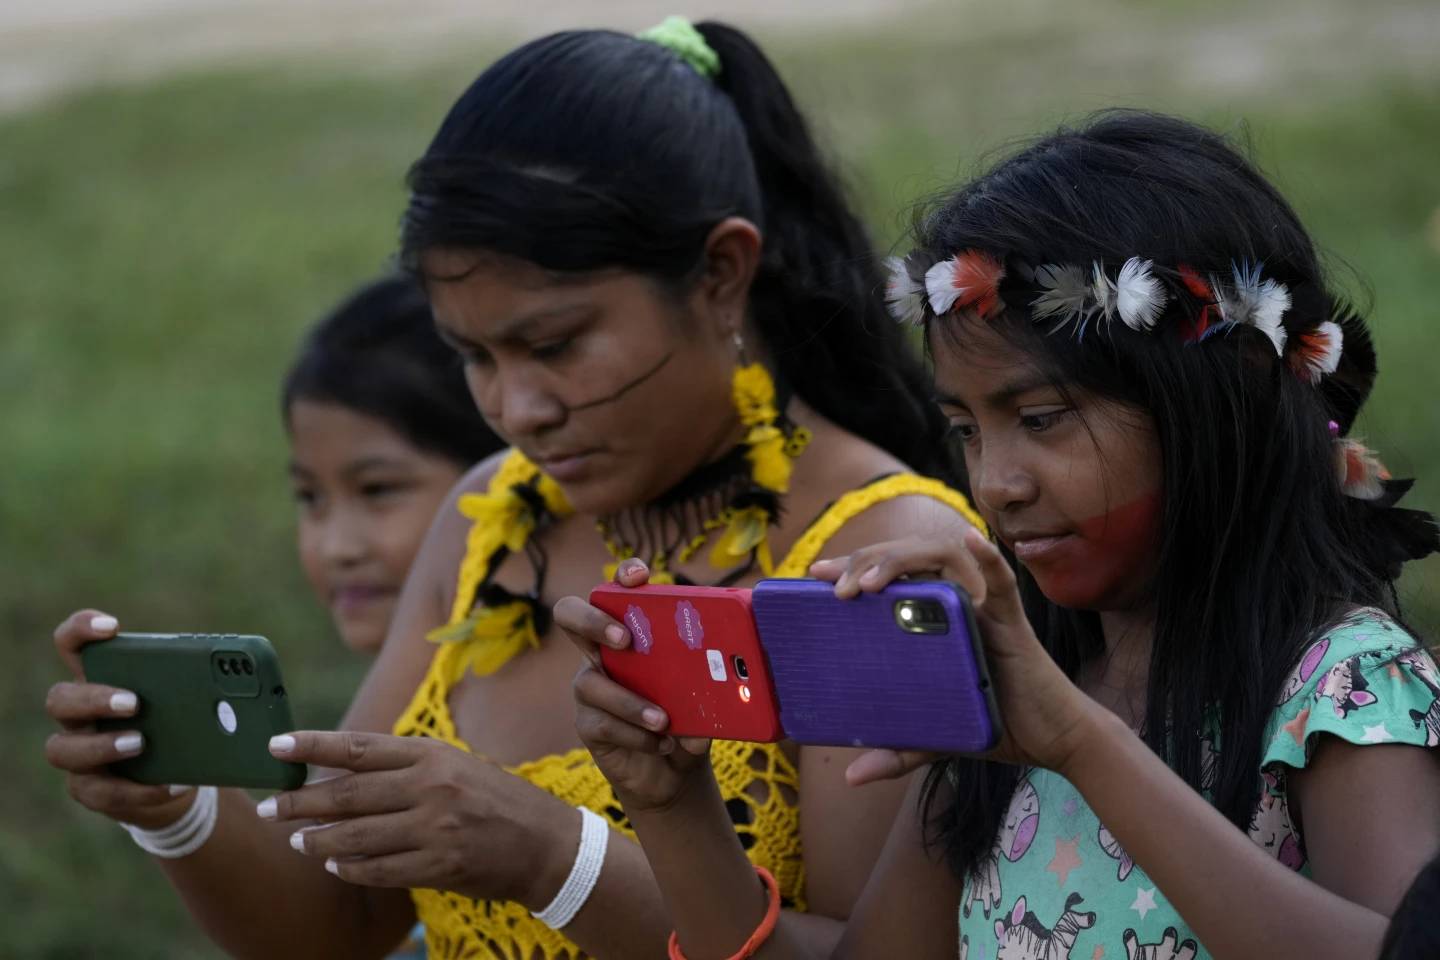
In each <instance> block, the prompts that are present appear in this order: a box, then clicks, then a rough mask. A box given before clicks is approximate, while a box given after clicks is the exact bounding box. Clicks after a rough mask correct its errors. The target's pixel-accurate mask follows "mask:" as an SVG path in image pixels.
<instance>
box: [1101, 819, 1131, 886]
mask: <svg viewBox="0 0 1440 960" xmlns="http://www.w3.org/2000/svg"><path fill="white" fill-rule="evenodd" d="M1099 839H1100V849H1102V850H1104V851H1105V853H1106V854H1107V855H1109V857H1110V859H1111V860H1119V861H1120V866H1119V868H1118V869H1117V870H1116V871H1115V879H1116V880H1120V881H1124V879H1125V878H1126V877H1128V876H1130V871H1131V870H1134V869H1135V861H1134V860H1131V859H1130V854H1128V853H1126V852H1125V848H1124V847H1122V846H1120V841H1119V840H1116V839H1115V837H1114V836H1113V835H1112V834H1111V833H1110V831H1109V830H1106V829H1105V824H1103V823H1102V824H1100V836H1099Z"/></svg>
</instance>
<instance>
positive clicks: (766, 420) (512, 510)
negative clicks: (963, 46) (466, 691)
mask: <svg viewBox="0 0 1440 960" xmlns="http://www.w3.org/2000/svg"><path fill="white" fill-rule="evenodd" d="M732 386H733V395H734V400H735V407H736V410H737V411H738V413H739V416H740V422H741V423H742V424H743V425H744V426H745V427H746V434H745V439H744V441H743V442H742V444H741V448H740V449H742V450H743V451H744V459H745V460H746V461H747V462H748V463H749V467H750V470H749V477H748V481H747V482H746V483H744V484H743V486H742V487H741V488H740V489H739V490H738V492H732V494H731V495H730V496H729V497H727V498H725V499H726V502H725V504H724V506H723V508H722V509H720V510H719V511H718V513H716V514H715V515H714V516H711V517H706V518H703V519H702V520H701V521H700V522H699V523H698V529H695V530H692V531H690V532H689V534H688V535H687V536H686V537H685V539H684V542H683V543H678V544H665V543H664V542H663V541H664V537H663V535H662V536H659V537H654V538H644V537H637V538H635V539H636V541H637V543H636V544H635V545H632V544H630V543H627V542H626V541H625V540H623V539H622V538H621V537H620V536H619V535H618V533H617V523H616V520H615V518H601V519H600V520H599V521H597V524H596V526H597V529H598V530H599V532H600V535H601V537H602V539H603V540H604V542H605V547H606V549H607V550H608V551H609V553H610V555H611V557H612V558H613V559H612V560H611V562H609V563H607V564H606V565H605V567H604V570H603V571H602V573H603V577H604V579H606V580H609V579H611V578H612V577H614V575H615V569H616V567H617V566H618V564H619V563H620V561H621V560H625V559H627V558H629V557H632V556H636V555H639V554H640V553H641V551H640V549H638V547H639V546H641V545H642V543H641V541H646V540H648V541H649V542H646V543H643V545H644V546H646V547H648V548H649V549H648V550H646V551H645V552H646V553H648V556H645V559H646V561H647V562H648V563H649V565H650V570H651V574H650V580H651V582H652V583H674V582H675V580H676V578H675V573H674V566H675V564H677V563H678V564H684V563H687V562H689V561H690V560H692V559H694V557H695V555H696V554H697V553H699V551H700V549H701V548H702V547H704V545H705V544H706V543H707V542H708V541H709V540H710V539H711V537H712V536H714V534H715V532H716V531H717V530H718V531H721V533H720V535H719V537H718V538H717V539H716V541H715V545H714V547H713V548H712V549H711V551H710V557H709V560H710V565H711V566H713V567H715V568H716V569H719V570H729V571H730V574H729V576H728V577H727V580H732V581H733V580H734V579H737V578H738V577H739V576H742V575H743V574H744V573H745V572H746V571H747V570H749V569H750V566H751V565H752V564H758V565H759V567H760V569H761V571H762V572H763V573H765V574H766V575H769V574H771V573H773V572H774V569H775V564H774V559H773V556H772V554H771V551H770V542H769V529H770V525H771V524H772V523H773V522H774V520H775V517H776V515H777V513H778V510H779V497H780V496H781V495H783V494H785V493H788V492H789V489H790V473H791V470H792V468H793V464H792V461H793V460H794V459H795V458H796V457H798V456H799V455H800V454H801V453H803V452H804V450H805V448H806V446H808V444H809V443H810V439H811V434H810V431H809V430H807V429H806V428H804V427H799V426H788V428H785V427H782V418H781V416H780V413H779V410H778V409H777V408H776V403H775V382H774V380H773V379H772V378H771V376H770V373H769V371H768V370H766V369H765V367H764V366H763V365H761V364H759V363H752V364H747V365H742V366H740V367H737V368H736V371H735V375H734V380H733V384H732ZM457 507H458V509H459V511H460V513H461V514H463V515H464V516H465V517H467V518H468V519H469V520H470V521H471V527H470V533H469V536H468V538H467V540H466V543H465V557H464V559H463V560H462V561H461V563H460V571H459V578H458V588H457V590H456V594H455V602H454V604H453V606H452V607H451V614H450V622H449V623H448V624H446V625H445V626H443V627H439V628H436V629H435V630H432V631H430V633H429V634H427V638H428V639H429V640H431V641H434V642H437V643H464V644H466V645H467V646H468V648H469V650H468V652H467V655H466V656H465V657H463V658H456V660H455V661H454V663H455V666H454V669H453V670H452V673H453V674H454V675H453V676H450V677H447V678H446V679H447V681H448V682H449V683H451V684H453V683H455V682H456V681H458V680H459V679H460V677H461V676H462V675H463V674H464V672H466V671H467V670H471V671H474V673H475V674H476V675H478V676H486V675H488V674H491V673H494V672H495V671H496V670H499V669H500V668H501V667H502V666H504V665H505V664H506V663H508V662H509V661H510V660H511V659H512V658H514V657H515V656H517V655H518V654H520V653H521V652H523V651H524V650H525V649H526V648H528V647H537V648H538V647H539V645H540V634H542V633H543V632H544V631H545V629H546V628H547V627H548V625H549V611H548V609H546V608H545V607H544V606H543V605H542V603H541V600H540V595H541V591H542V589H543V587H544V576H545V558H544V553H543V551H542V550H540V549H539V548H538V547H537V546H536V544H535V543H534V540H533V536H534V534H535V532H536V531H537V530H539V529H541V528H543V527H544V526H545V525H546V524H549V523H553V522H554V521H555V520H557V519H559V518H561V517H565V516H568V515H570V514H571V513H572V512H573V510H572V508H571V506H570V504H569V503H568V502H567V501H566V499H565V496H564V494H563V493H562V492H561V490H560V487H559V485H558V484H557V483H556V482H555V481H554V480H553V479H551V478H550V477H547V476H546V475H545V474H544V473H543V472H541V470H540V468H539V467H538V466H536V465H535V463H534V462H533V461H531V460H530V459H529V458H527V457H526V456H525V455H524V454H522V453H520V452H519V451H518V450H517V451H512V452H511V453H510V454H509V456H507V457H506V459H505V461H504V462H503V463H502V464H501V465H500V468H499V469H498V470H497V471H496V472H495V475H494V476H493V477H492V478H491V480H490V484H489V486H488V487H487V489H486V492H485V493H468V494H464V495H463V496H461V497H460V499H459V501H458V503H457ZM677 529H678V530H681V531H682V532H683V529H684V528H683V525H677ZM521 551H526V552H528V553H529V554H530V555H531V561H532V563H533V564H534V566H535V568H536V582H535V587H534V589H533V590H532V591H531V593H529V594H528V595H527V594H516V593H512V592H511V591H509V590H506V589H505V588H503V587H501V586H499V585H498V584H496V583H494V576H495V573H496V571H497V570H498V569H499V568H500V564H501V563H502V562H503V561H504V559H505V558H506V557H507V556H509V555H510V554H512V553H519V552H521ZM672 555H673V557H674V560H673V561H672Z"/></svg>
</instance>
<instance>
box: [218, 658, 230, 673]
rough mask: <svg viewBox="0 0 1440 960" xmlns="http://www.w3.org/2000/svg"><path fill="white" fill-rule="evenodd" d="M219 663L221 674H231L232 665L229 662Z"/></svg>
mask: <svg viewBox="0 0 1440 960" xmlns="http://www.w3.org/2000/svg"><path fill="white" fill-rule="evenodd" d="M218 662H219V664H220V672H221V673H224V674H228V673H229V672H230V664H229V663H228V662H227V661H224V660H220V661H218Z"/></svg>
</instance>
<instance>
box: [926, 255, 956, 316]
mask: <svg viewBox="0 0 1440 960" xmlns="http://www.w3.org/2000/svg"><path fill="white" fill-rule="evenodd" d="M958 260H959V258H958V257H951V258H950V259H949V260H941V261H940V262H939V263H937V264H935V265H934V266H933V267H931V268H930V269H929V270H926V271H925V291H926V292H927V293H928V294H929V295H930V309H931V310H934V311H935V315H936V316H937V317H938V316H941V315H943V314H946V313H949V312H950V308H951V307H953V306H955V301H956V300H959V299H960V290H959V289H958V288H957V287H956V286H955V267H956V266H957V263H958Z"/></svg>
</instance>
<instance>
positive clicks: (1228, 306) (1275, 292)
mask: <svg viewBox="0 0 1440 960" xmlns="http://www.w3.org/2000/svg"><path fill="white" fill-rule="evenodd" d="M1231 272H1232V274H1233V275H1234V277H1235V287H1234V290H1233V291H1232V293H1231V294H1230V295H1229V296H1227V295H1225V293H1224V292H1223V291H1221V289H1220V287H1219V286H1218V285H1215V287H1214V289H1215V290H1216V296H1217V300H1218V303H1219V306H1220V315H1221V316H1222V317H1223V318H1224V319H1225V321H1226V322H1227V323H1244V324H1249V325H1250V326H1252V327H1254V328H1255V329H1257V330H1259V331H1260V332H1261V333H1263V334H1265V336H1267V337H1269V338H1270V342H1271V343H1273V344H1274V345H1275V353H1276V355H1277V356H1278V355H1280V354H1283V353H1284V352H1285V327H1284V325H1283V324H1282V322H1281V321H1282V320H1283V319H1284V317H1285V311H1286V310H1289V309H1290V291H1289V290H1288V289H1286V287H1285V285H1284V284H1283V283H1277V282H1276V281H1274V280H1261V279H1260V265H1259V264H1258V263H1257V264H1244V265H1235V266H1233V267H1232V270H1231Z"/></svg>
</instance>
